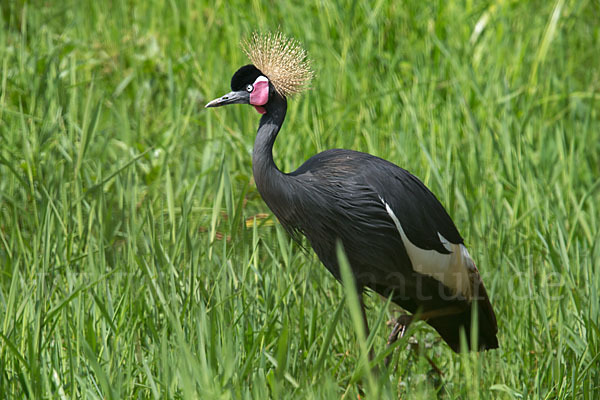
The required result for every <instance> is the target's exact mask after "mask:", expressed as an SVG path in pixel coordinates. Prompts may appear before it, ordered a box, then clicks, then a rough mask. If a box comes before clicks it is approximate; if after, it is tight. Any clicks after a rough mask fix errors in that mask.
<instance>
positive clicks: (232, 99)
mask: <svg viewBox="0 0 600 400" xmlns="http://www.w3.org/2000/svg"><path fill="white" fill-rule="evenodd" d="M228 104H250V93H248V92H247V91H245V90H240V91H239V92H229V93H227V94H226V95H225V96H222V97H219V98H218V99H214V100H213V101H211V102H209V103H208V104H206V105H205V106H204V107H205V108H210V107H221V106H226V105H228Z"/></svg>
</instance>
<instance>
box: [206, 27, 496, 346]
mask: <svg viewBox="0 0 600 400" xmlns="http://www.w3.org/2000/svg"><path fill="white" fill-rule="evenodd" d="M244 47H245V52H246V54H247V55H248V57H249V58H250V60H251V62H252V64H249V65H245V66H243V67H241V68H240V69H239V70H238V71H237V72H236V73H235V74H234V75H233V78H232V79H231V90H232V91H231V92H230V93H228V94H226V95H225V96H223V97H220V98H218V99H215V100H213V101H211V102H210V103H208V104H207V105H206V107H220V106H225V105H229V104H250V105H252V106H254V108H255V109H256V110H257V111H258V112H259V113H260V114H262V118H261V119H260V125H259V127H258V132H257V135H256V140H255V143H254V151H253V155H252V170H253V173H254V180H255V182H256V187H257V188H258V191H259V193H260V195H261V196H262V198H263V199H264V201H265V202H266V203H267V205H268V206H269V208H270V209H271V210H272V211H273V213H274V214H275V216H276V217H277V219H278V220H279V221H280V222H281V224H282V225H283V227H284V228H285V230H286V231H287V232H288V233H290V234H291V235H292V236H293V237H296V238H298V237H299V235H300V234H301V235H304V236H306V238H307V239H308V242H309V243H310V245H311V246H312V248H313V249H314V251H315V252H316V253H317V255H318V257H319V259H320V260H321V262H322V263H323V264H324V265H325V267H326V268H327V269H328V270H329V271H330V272H331V273H332V274H333V275H334V276H335V277H336V278H337V279H338V280H339V279H340V270H339V264H338V258H337V253H336V244H337V243H338V242H341V244H342V245H343V249H344V251H345V253H346V256H347V258H348V262H349V264H350V268H351V271H352V274H353V276H354V279H355V284H356V287H357V288H358V289H359V291H360V293H359V297H360V299H361V306H362V312H363V318H364V322H365V325H366V322H367V321H366V317H365V310H364V304H363V302H362V292H363V291H364V289H366V288H370V289H371V290H373V291H375V292H377V293H379V294H380V295H382V296H384V297H386V298H388V297H390V296H391V300H392V301H393V302H394V303H396V304H397V305H399V306H401V307H402V308H404V309H405V310H407V311H409V312H411V313H412V314H413V315H417V316H418V318H419V319H422V320H425V321H427V323H428V324H429V325H431V326H432V327H433V328H435V330H436V331H437V332H438V333H439V334H440V336H441V337H442V338H443V339H444V340H445V341H446V343H448V345H449V346H450V347H451V348H452V349H453V350H454V351H460V347H461V340H460V331H461V330H463V329H464V333H465V335H466V339H467V340H466V343H467V345H468V346H470V344H471V343H472V339H473V338H471V334H472V332H477V334H478V337H477V341H476V342H477V343H478V347H479V350H485V349H493V348H497V347H498V340H497V338H496V333H497V331H498V328H497V324H496V317H495V315H494V310H493V309H492V306H491V304H490V301H489V299H488V296H487V294H486V290H485V287H484V286H483V282H482V280H481V277H480V275H479V272H478V271H477V268H476V267H475V263H474V262H473V259H472V258H471V256H470V255H469V252H468V251H467V248H466V247H465V245H464V242H463V238H462V237H461V235H460V233H459V232H458V230H457V229H456V226H455V225H454V223H453V222H452V219H451V218H450V217H449V216H448V213H447V212H446V210H445V209H444V207H443V206H442V205H441V204H440V202H439V201H438V200H437V198H436V197H435V196H434V195H433V193H431V191H429V189H427V187H426V186H425V185H424V184H423V183H422V182H421V181H420V180H419V179H418V178H416V177H415V176H414V175H412V174H411V173H409V172H407V171H406V170H404V169H402V168H400V167H398V166H396V165H395V164H392V163H391V162H389V161H386V160H383V159H381V158H378V157H375V156H372V155H370V154H366V153H361V152H357V151H352V150H342V149H332V150H327V151H324V152H322V153H319V154H317V155H315V156H313V157H311V158H310V159H308V160H307V161H306V162H305V163H304V164H303V165H302V166H301V167H300V168H298V169H297V170H296V171H294V172H290V173H284V172H282V171H280V170H279V169H278V168H277V166H276V165H275V162H274V161H273V144H274V143H275V139H276V138H277V134H278V133H279V130H280V129H281V126H282V125H283V121H284V120H285V114H286V110H287V98H288V97H290V96H291V95H293V94H296V93H299V92H301V91H302V90H304V89H305V88H306V87H307V86H308V84H309V83H310V80H311V78H312V75H313V74H312V70H311V68H310V64H309V62H308V60H307V58H306V53H305V51H304V50H303V49H302V48H301V47H300V46H299V44H298V43H297V42H296V41H294V40H292V39H288V38H286V37H284V36H283V35H281V34H275V35H272V34H267V35H257V34H255V35H253V37H252V39H251V40H250V41H249V42H246V43H245V46H244ZM474 309H476V310H477V315H478V318H476V319H475V318H472V316H471V314H472V311H473V310H474ZM472 320H475V321H478V326H477V327H476V328H477V329H472V327H471V323H472ZM408 323H410V318H408V319H407V318H399V319H398V322H397V324H396V326H395V327H394V330H393V332H392V335H391V336H390V341H393V340H395V338H396V337H397V336H398V333H399V332H400V333H401V334H403V333H404V330H405V328H406V325H408ZM365 327H366V328H367V329H366V331H367V332H368V326H365Z"/></svg>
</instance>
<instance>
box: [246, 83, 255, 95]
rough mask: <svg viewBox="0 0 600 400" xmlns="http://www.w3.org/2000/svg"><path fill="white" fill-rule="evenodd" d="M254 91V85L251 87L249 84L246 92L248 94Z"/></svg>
mask: <svg viewBox="0 0 600 400" xmlns="http://www.w3.org/2000/svg"><path fill="white" fill-rule="evenodd" d="M253 90H254V86H252V85H250V84H248V86H246V91H247V92H248V93H251V92H252V91H253Z"/></svg>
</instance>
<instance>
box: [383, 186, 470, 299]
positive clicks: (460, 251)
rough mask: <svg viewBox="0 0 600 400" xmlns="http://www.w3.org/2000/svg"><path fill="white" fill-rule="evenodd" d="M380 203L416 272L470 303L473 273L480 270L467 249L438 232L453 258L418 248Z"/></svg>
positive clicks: (387, 207)
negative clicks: (393, 225)
mask: <svg viewBox="0 0 600 400" xmlns="http://www.w3.org/2000/svg"><path fill="white" fill-rule="evenodd" d="M380 200H381V202H382V203H383V205H384V206H385V209H386V211H387V213H388V214H389V216H390V217H391V218H392V221H394V224H395V225H396V228H397V229H398V232H399V233H400V237H401V238H402V242H403V243H404V247H405V248H406V252H407V253H408V258H410V262H411V263H412V266H413V269H414V270H415V271H416V272H418V273H420V274H423V275H428V276H431V277H432V278H434V279H437V280H438V281H440V282H442V283H443V284H444V285H445V286H447V287H449V288H450V289H452V290H453V291H454V292H455V293H460V294H462V295H463V296H465V297H466V298H467V299H470V298H471V296H472V293H473V284H472V279H473V278H474V276H473V273H475V274H477V268H475V263H474V262H473V260H472V259H471V256H470V255H469V252H468V251H467V248H466V247H465V246H464V245H462V244H454V243H450V242H449V241H448V240H447V239H446V238H445V237H444V236H442V234H440V233H439V232H438V237H439V239H440V241H441V242H442V244H443V246H444V247H445V248H446V249H447V250H448V251H449V252H450V254H442V253H439V252H438V251H436V250H425V249H422V248H420V247H418V246H416V245H415V244H413V243H412V242H411V241H410V240H409V239H408V237H407V236H406V233H405V232H404V229H403V228H402V225H401V224H400V220H398V218H397V217H396V214H394V211H392V208H391V207H390V206H389V205H388V204H387V203H386V202H385V200H383V199H382V198H381V197H380Z"/></svg>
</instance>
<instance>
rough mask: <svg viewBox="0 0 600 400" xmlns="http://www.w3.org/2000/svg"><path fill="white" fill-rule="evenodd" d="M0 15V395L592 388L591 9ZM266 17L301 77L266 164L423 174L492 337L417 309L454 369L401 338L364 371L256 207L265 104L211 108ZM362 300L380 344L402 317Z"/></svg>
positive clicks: (417, 5) (594, 99)
mask: <svg viewBox="0 0 600 400" xmlns="http://www.w3.org/2000/svg"><path fill="white" fill-rule="evenodd" d="M53 3H54V4H53ZM0 12H1V18H0V23H1V28H0V71H1V73H0V77H1V79H0V393H3V394H5V395H8V397H9V398H31V399H41V398H63V399H67V398H80V397H82V398H102V399H120V398H186V399H188V398H199V399H217V398H221V399H227V398H256V399H265V398H269V397H270V398H315V399H329V398H345V399H356V398H357V396H358V395H359V394H360V395H361V398H372V399H377V398H392V399H393V398H400V397H402V398H423V397H434V398H435V397H436V396H437V397H440V398H444V399H462V398H504V399H522V398H547V399H573V398H575V399H586V400H587V399H594V398H598V396H600V369H599V368H598V365H600V322H599V321H600V296H599V294H598V292H599V289H600V269H599V268H600V218H599V216H600V206H599V204H600V112H599V110H600V72H599V69H598V66H599V65H600V23H599V22H598V21H600V6H599V5H598V2H597V1H592V0H572V1H569V0H557V1H550V2H548V1H510V0H508V1H501V0H496V1H488V2H480V1H470V0H468V1H460V2H458V1H457V2H446V1H429V2H427V1H420V0H414V1H405V2H400V1H394V2H391V1H390V2H386V1H347V2H340V4H337V3H336V2H328V1H302V2H284V1H277V2H276V1H273V2H260V1H251V2H246V1H240V0H229V1H216V2H202V1H191V0H188V1H186V0H171V1H164V2H160V1H158V0H155V1H133V0H132V1H125V0H122V1H119V0H114V1H107V2H101V1H95V2H87V1H86V2H79V1H62V2H58V1H22V0H15V1H12V2H10V1H9V2H2V5H1V6H0ZM278 27H280V28H281V30H282V31H283V32H284V33H286V34H287V35H290V36H293V37H295V38H297V39H298V40H299V41H300V42H302V43H303V44H304V45H305V46H306V48H307V51H308V53H309V54H310V56H311V58H312V59H313V61H314V67H315V70H316V74H317V76H316V79H315V80H314V82H313V85H312V90H311V91H309V92H308V93H307V94H305V95H302V96H299V97H298V98H295V99H293V100H292V101H291V104H290V108H289V111H288V120H287V122H286V124H285V125H284V128H283V130H282V132H281V134H280V137H279V139H278V142H277V143H276V148H275V158H276V160H277V163H278V165H279V166H280V167H281V168H282V169H284V170H286V171H290V170H292V169H295V168H296V167H297V166H299V165H300V164H301V163H302V162H303V161H304V160H305V159H307V158H308V157H310V156H311V155H313V154H314V153H315V152H317V151H321V150H324V149H327V148H333V147H344V148H350V149H355V150H362V151H367V152H370V153H373V154H376V155H378V156H381V157H383V158H386V159H389V160H391V161H393V162H395V163H396V164H399V165H401V166H403V167H405V168H407V169H409V170H410V171H412V172H413V173H414V174H416V175H417V176H419V177H420V178H421V179H422V180H423V181H424V182H425V183H426V184H427V185H428V186H429V187H430V188H431V189H432V190H433V191H434V192H435V193H436V194H437V196H438V197H439V199H440V200H441V201H442V203H443V204H444V205H445V206H446V208H447V209H448V211H449V213H450V214H451V215H452V217H453V218H454V220H455V222H456V224H457V226H458V227H459V229H460V231H461V233H462V234H463V236H464V237H465V238H466V241H467V244H468V246H469V248H470V250H471V254H472V255H473V256H474V258H475V260H476V262H477V264H478V266H479V269H480V271H481V273H482V275H483V278H484V281H485V282H486V285H487V287H488V291H489V294H490V296H491V298H492V303H493V304H494V307H495V310H496V313H497V316H498V319H499V329H500V331H499V340H500V346H501V347H500V349H499V350H497V351H491V352H486V353H482V354H462V355H456V354H454V353H452V352H451V350H450V349H449V348H448V347H447V346H446V345H445V344H443V343H440V342H437V336H436V335H435V334H434V333H433V331H432V330H431V329H430V328H428V327H427V326H426V325H425V324H423V323H419V324H415V325H414V327H413V328H412V330H411V333H412V334H414V335H415V337H416V338H417V339H418V340H419V341H420V342H421V343H422V344H423V343H425V344H431V343H432V344H433V345H432V346H431V347H429V346H427V348H425V349H424V351H425V352H426V353H427V355H428V356H430V357H432V358H433V359H434V360H435V361H436V363H437V364H438V366H439V367H440V368H441V369H442V370H443V371H444V375H443V376H442V377H439V376H436V375H435V374H433V373H432V371H431V367H430V366H429V364H428V363H427V362H426V361H425V358H424V357H420V356H418V355H416V354H411V353H409V352H406V351H403V350H402V349H403V346H400V347H399V348H398V349H397V351H396V352H395V355H394V364H395V365H397V368H395V369H393V370H390V371H385V370H384V369H383V366H380V369H381V371H382V373H380V374H376V373H375V374H373V373H371V371H370V369H369V368H366V367H365V364H364V362H361V360H362V361H364V360H365V359H366V358H365V352H366V351H367V346H366V344H365V343H364V342H361V341H360V340H358V338H359V337H360V336H361V335H362V334H363V333H362V332H361V331H360V329H357V328H356V327H357V326H360V325H357V324H356V323H355V321H356V318H355V317H356V315H355V313H354V311H353V307H352V306H348V304H350V305H352V304H355V300H356V299H355V298H354V299H353V298H352V296H349V300H350V301H348V302H347V301H346V297H347V296H346V295H345V291H344V289H343V287H342V286H341V285H339V284H338V283H337V282H336V281H335V280H334V279H333V278H332V277H331V276H330V275H329V274H328V272H327V271H326V270H325V269H324V268H323V267H322V266H321V265H320V264H319V261H318V260H317V258H316V257H315V256H314V255H313V254H312V253H305V252H303V251H302V250H301V248H300V247H299V246H297V245H295V244H294V243H293V242H292V241H291V240H290V239H289V238H288V237H287V236H286V235H285V234H284V232H283V230H282V229H281V228H280V227H279V226H278V225H277V223H276V221H274V220H273V217H272V216H271V217H270V218H267V219H265V218H262V217H261V215H260V214H261V213H269V210H268V209H267V207H266V205H265V204H264V203H263V202H262V200H261V199H260V196H259V195H258V193H257V191H256V188H255V186H254V184H253V181H252V177H251V149H252V143H253V139H254V132H255V129H256V126H257V124H258V114H256V112H255V111H254V110H253V109H252V108H250V107H242V106H237V107H228V108H226V109H219V110H204V109H203V108H202V105H203V104H204V103H206V102H207V101H208V100H211V99H212V98H215V97H217V96H220V95H222V94H224V93H225V92H226V91H228V85H229V80H230V77H231V75H232V73H233V72H234V71H235V70H236V69H237V68H238V67H239V66H240V65H243V64H244V63H246V62H247V61H246V59H245V57H244V55H243V53H242V51H241V49H240V47H239V42H240V40H241V39H242V38H244V37H246V36H247V35H248V34H249V33H250V32H252V31H253V30H256V29H258V30H276V29H277V28H278ZM269 215H270V214H269ZM255 216H258V218H257V219H256V223H252V221H253V217H255ZM247 221H248V222H247ZM367 302H368V305H369V306H370V310H369V318H370V322H371V326H372V328H373V329H372V330H373V334H372V336H371V338H370V341H369V342H368V343H372V344H373V348H374V350H375V353H376V354H378V355H379V356H382V355H383V354H384V353H385V338H386V337H387V333H388V332H387V331H388V329H387V327H386V326H385V321H386V320H387V319H388V318H390V316H391V315H392V314H391V312H390V311H389V310H388V309H387V308H386V305H385V303H384V302H381V301H380V300H379V298H377V296H371V297H369V298H368V301H367ZM423 347H424V346H421V348H423Z"/></svg>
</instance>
